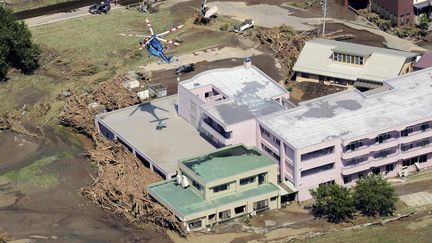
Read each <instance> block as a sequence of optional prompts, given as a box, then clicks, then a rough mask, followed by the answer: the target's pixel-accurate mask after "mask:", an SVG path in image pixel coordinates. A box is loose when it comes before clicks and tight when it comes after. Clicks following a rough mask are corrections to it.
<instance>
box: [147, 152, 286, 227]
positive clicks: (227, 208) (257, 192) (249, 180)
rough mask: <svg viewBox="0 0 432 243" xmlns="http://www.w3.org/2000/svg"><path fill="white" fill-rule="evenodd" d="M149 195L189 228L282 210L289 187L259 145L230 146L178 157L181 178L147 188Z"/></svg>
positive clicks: (179, 176) (178, 175)
mask: <svg viewBox="0 0 432 243" xmlns="http://www.w3.org/2000/svg"><path fill="white" fill-rule="evenodd" d="M148 192H149V194H150V195H151V196H152V197H153V198H155V199H156V200H157V201H158V202H160V203H161V204H162V205H164V206H165V207H166V208H168V209H169V210H170V211H171V212H173V214H175V216H176V217H177V218H178V219H180V220H181V221H182V222H184V223H185V225H186V227H187V228H188V229H190V230H196V229H201V228H203V227H205V226H207V225H212V224H216V223H219V222H223V221H226V220H229V219H232V218H235V217H240V216H243V215H245V214H251V213H255V212H259V211H262V210H266V209H275V208H280V205H281V196H284V195H287V194H288V193H289V192H290V191H289V189H288V191H286V189H284V188H282V187H281V186H279V185H278V181H277V168H276V164H275V163H274V162H273V161H271V160H270V159H269V158H268V157H267V156H265V155H263V154H262V153H261V152H260V151H259V150H257V149H256V148H251V149H249V148H246V147H244V146H243V145H237V146H231V147H226V148H222V149H219V150H217V151H216V152H212V153H209V154H204V155H201V156H197V157H193V158H189V159H184V160H180V161H179V164H178V172H177V178H176V179H171V180H168V181H163V182H159V183H155V184H151V185H149V186H148Z"/></svg>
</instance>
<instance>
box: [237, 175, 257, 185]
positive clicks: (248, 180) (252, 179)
mask: <svg viewBox="0 0 432 243" xmlns="http://www.w3.org/2000/svg"><path fill="white" fill-rule="evenodd" d="M255 178H256V176H251V177H247V178H243V179H240V186H244V185H247V184H250V183H254V182H255Z"/></svg>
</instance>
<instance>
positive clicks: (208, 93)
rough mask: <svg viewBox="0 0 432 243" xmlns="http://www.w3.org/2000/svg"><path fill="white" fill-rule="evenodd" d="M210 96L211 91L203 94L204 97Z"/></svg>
mask: <svg viewBox="0 0 432 243" xmlns="http://www.w3.org/2000/svg"><path fill="white" fill-rule="evenodd" d="M211 96H212V92H206V93H205V94H204V97H206V98H209V97H211Z"/></svg>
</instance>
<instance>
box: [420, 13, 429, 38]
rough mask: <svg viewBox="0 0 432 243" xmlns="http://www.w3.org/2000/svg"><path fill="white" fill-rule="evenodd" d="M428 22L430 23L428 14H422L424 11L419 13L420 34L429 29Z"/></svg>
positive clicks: (424, 33)
mask: <svg viewBox="0 0 432 243" xmlns="http://www.w3.org/2000/svg"><path fill="white" fill-rule="evenodd" d="M429 23H430V21H429V18H428V15H427V14H424V13H423V14H421V15H420V20H419V25H418V27H419V29H420V31H421V34H422V35H426V34H427V32H428V29H429Z"/></svg>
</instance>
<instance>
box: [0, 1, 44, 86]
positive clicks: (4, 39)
mask: <svg viewBox="0 0 432 243" xmlns="http://www.w3.org/2000/svg"><path fill="white" fill-rule="evenodd" d="M39 56H40V49H39V47H38V46H37V45H35V44H33V43H32V42H31V32H30V31H29V29H28V28H27V25H26V24H25V23H24V22H22V21H17V20H16V18H15V16H14V15H13V13H12V12H11V11H10V10H8V9H6V8H4V7H1V6H0V80H4V79H5V78H6V74H7V71H8V70H9V68H10V67H12V68H16V69H18V70H21V72H23V73H26V74H29V73H32V72H33V71H34V70H35V69H36V68H38V66H39V64H38V60H39Z"/></svg>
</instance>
